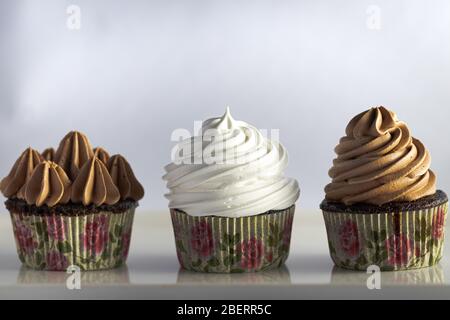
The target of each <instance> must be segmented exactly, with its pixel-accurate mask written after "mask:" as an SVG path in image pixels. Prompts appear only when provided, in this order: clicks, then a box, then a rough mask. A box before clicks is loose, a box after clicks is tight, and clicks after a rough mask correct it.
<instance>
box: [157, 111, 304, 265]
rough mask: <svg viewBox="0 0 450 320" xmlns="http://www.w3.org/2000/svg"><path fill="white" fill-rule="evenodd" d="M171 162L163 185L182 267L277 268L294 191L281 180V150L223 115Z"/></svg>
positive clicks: (286, 242) (286, 241) (283, 255)
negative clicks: (164, 185) (166, 188)
mask: <svg viewBox="0 0 450 320" xmlns="http://www.w3.org/2000/svg"><path fill="white" fill-rule="evenodd" d="M172 155H173V157H172V160H173V162H172V163H171V164H169V165H167V166H166V167H165V170H166V174H165V175H164V177H163V179H164V180H165V181H167V187H168V189H170V192H169V193H168V194H167V195H166V197H167V198H168V200H169V208H170V213H171V218H172V222H173V228H174V234H175V244H176V250H177V255H178V260H179V262H180V265H181V267H182V268H184V269H187V270H192V271H199V272H216V273H234V272H251V271H260V270H267V269H271V268H276V267H280V266H282V265H283V264H284V262H285V261H286V259H287V257H288V254H289V246H290V238H291V229H292V221H293V216H294V210H295V202H296V200H297V199H298V197H299V193H300V191H299V187H298V184H297V181H295V180H294V179H290V178H286V177H285V176H284V174H283V172H284V169H285V168H286V166H287V163H288V157H287V152H286V150H285V148H284V147H283V146H282V145H281V144H279V143H278V142H276V141H272V140H269V139H266V138H265V137H263V135H262V134H261V132H260V131H258V130H257V129H256V128H255V127H253V126H251V125H249V124H247V123H245V122H242V121H236V120H234V119H233V118H232V117H231V114H230V111H229V109H227V111H226V113H225V114H224V115H223V116H222V117H219V118H213V119H209V120H206V121H204V122H203V125H202V129H201V132H200V134H199V135H198V136H194V137H191V138H188V139H186V140H183V141H182V142H180V143H179V144H178V145H177V146H176V147H175V149H174V152H173V153H172Z"/></svg>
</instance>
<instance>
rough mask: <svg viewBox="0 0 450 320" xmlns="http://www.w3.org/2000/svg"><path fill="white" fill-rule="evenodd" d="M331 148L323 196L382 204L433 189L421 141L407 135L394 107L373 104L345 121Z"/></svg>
mask: <svg viewBox="0 0 450 320" xmlns="http://www.w3.org/2000/svg"><path fill="white" fill-rule="evenodd" d="M345 132H346V135H345V136H344V137H342V138H341V140H340V141H339V144H338V145H337V147H336V148H335V152H336V154H337V158H336V159H334V161H333V167H332V168H331V169H330V171H329V175H330V177H331V178H332V182H331V183H330V184H328V185H327V186H326V187H325V193H326V198H327V199H328V200H332V201H339V202H343V203H344V204H346V205H351V204H354V203H370V204H375V205H382V204H385V203H388V202H394V201H395V202H397V201H413V200H417V199H419V198H422V197H424V196H427V195H431V194H434V193H435V192H436V176H435V175H434V173H433V172H432V171H431V170H430V169H429V168H430V163H431V158H430V155H429V153H428V151H427V150H426V149H425V147H424V145H423V144H422V143H421V142H420V141H419V140H417V139H415V138H413V137H411V134H410V131H409V129H408V127H407V126H406V124H405V123H404V122H402V121H399V120H398V119H397V116H396V114H395V113H394V112H392V111H389V110H387V109H386V108H384V107H377V108H372V109H370V110H367V111H365V112H362V113H360V114H359V115H357V116H356V117H354V118H353V119H352V120H351V121H350V123H349V124H348V126H347V128H346V130H345Z"/></svg>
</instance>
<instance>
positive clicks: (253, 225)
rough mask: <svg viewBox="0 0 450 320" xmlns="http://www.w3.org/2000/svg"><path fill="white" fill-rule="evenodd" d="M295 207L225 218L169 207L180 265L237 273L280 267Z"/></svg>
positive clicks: (194, 268) (202, 270) (287, 250)
mask: <svg viewBox="0 0 450 320" xmlns="http://www.w3.org/2000/svg"><path fill="white" fill-rule="evenodd" d="M294 211H295V206H291V207H290V208H287V209H285V210H277V211H269V212H267V213H264V214H260V215H255V216H248V217H241V218H226V217H216V216H201V217H198V216H197V217H194V216H190V215H188V214H186V213H184V212H183V211H180V210H176V209H172V210H171V211H170V212H171V217H172V223H173V228H174V235H175V244H176V249H177V256H178V260H179V262H180V265H181V266H182V268H184V269H186V270H191V271H199V272H214V273H240V272H254V271H261V270H268V269H273V268H278V267H281V266H282V265H283V264H284V262H285V261H286V259H287V257H288V255H289V246H290V239H291V230H292V222H293V217H294Z"/></svg>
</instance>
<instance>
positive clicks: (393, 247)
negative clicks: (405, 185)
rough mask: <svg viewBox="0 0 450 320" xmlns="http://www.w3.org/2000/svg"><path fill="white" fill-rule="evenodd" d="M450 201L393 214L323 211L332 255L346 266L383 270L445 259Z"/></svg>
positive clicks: (429, 264)
mask: <svg viewBox="0 0 450 320" xmlns="http://www.w3.org/2000/svg"><path fill="white" fill-rule="evenodd" d="M447 210H448V203H447V202H445V203H443V204H441V205H438V206H435V207H432V208H429V209H422V210H411V211H404V212H389V213H367V214H365V213H343V212H327V211H323V216H324V220H325V225H326V229H327V235H328V244H329V249H330V255H331V258H332V259H333V261H334V263H335V264H336V265H337V266H339V267H342V268H346V269H354V270H364V271H365V270H367V267H368V266H370V265H377V266H378V267H380V269H381V270H383V271H394V270H407V269H415V268H423V267H428V266H432V265H435V264H436V263H438V262H439V260H440V259H441V258H442V252H443V245H444V231H445V229H444V226H445V220H446V218H447Z"/></svg>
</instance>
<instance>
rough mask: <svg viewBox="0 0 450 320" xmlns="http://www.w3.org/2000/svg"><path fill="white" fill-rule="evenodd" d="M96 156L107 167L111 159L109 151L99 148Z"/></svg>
mask: <svg viewBox="0 0 450 320" xmlns="http://www.w3.org/2000/svg"><path fill="white" fill-rule="evenodd" d="M94 154H95V155H96V156H97V158H99V159H100V160H101V161H102V162H103V163H104V164H105V165H106V164H107V163H108V160H109V158H110V156H109V153H108V151H106V150H105V149H103V148H101V147H97V148H95V149H94Z"/></svg>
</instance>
